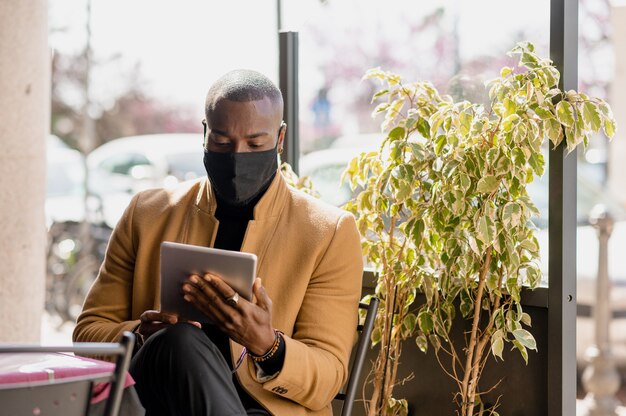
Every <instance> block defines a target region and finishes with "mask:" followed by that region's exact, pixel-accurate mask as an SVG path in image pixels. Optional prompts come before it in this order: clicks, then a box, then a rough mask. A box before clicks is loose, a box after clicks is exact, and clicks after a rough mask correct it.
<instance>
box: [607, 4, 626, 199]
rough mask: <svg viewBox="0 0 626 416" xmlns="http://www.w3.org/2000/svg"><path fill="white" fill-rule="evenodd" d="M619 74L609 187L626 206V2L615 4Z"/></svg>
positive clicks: (613, 95)
mask: <svg viewBox="0 0 626 416" xmlns="http://www.w3.org/2000/svg"><path fill="white" fill-rule="evenodd" d="M611 28H612V31H613V33H612V34H611V38H612V39H613V50H614V51H615V75H614V78H613V83H612V84H611V95H610V97H609V104H610V105H611V108H612V109H613V114H614V116H615V119H616V120H617V132H616V133H615V137H613V140H612V141H611V143H609V158H608V160H609V188H610V190H611V191H612V192H613V193H614V194H615V196H616V197H617V198H619V200H620V201H621V202H622V203H623V204H625V205H626V163H624V159H625V158H626V95H625V94H624V91H626V42H624V39H626V1H623V0H622V1H613V2H612V7H611Z"/></svg>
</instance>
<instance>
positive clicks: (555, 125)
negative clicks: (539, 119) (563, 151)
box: [543, 119, 563, 147]
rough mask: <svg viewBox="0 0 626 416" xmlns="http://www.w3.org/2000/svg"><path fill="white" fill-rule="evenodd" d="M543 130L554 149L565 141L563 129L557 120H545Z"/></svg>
mask: <svg viewBox="0 0 626 416" xmlns="http://www.w3.org/2000/svg"><path fill="white" fill-rule="evenodd" d="M543 128H544V129H545V131H546V134H547V135H548V138H549V139H550V141H551V142H552V144H553V145H554V147H556V146H558V145H559V143H561V141H562V140H563V127H562V126H561V123H559V122H558V121H557V120H555V119H548V120H544V123H543Z"/></svg>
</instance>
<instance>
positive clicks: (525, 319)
mask: <svg viewBox="0 0 626 416" xmlns="http://www.w3.org/2000/svg"><path fill="white" fill-rule="evenodd" d="M520 321H521V322H522V323H523V324H524V325H526V326H532V325H531V319H530V315H529V314H527V313H526V312H524V313H523V314H522V317H521V318H520Z"/></svg>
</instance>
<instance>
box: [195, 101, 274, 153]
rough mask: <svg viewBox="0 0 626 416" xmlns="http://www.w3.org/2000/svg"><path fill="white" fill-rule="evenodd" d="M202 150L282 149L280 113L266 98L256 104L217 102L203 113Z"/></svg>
mask: <svg viewBox="0 0 626 416" xmlns="http://www.w3.org/2000/svg"><path fill="white" fill-rule="evenodd" d="M206 123H207V131H206V137H205V143H206V148H207V149H208V150H210V151H212V152H219V153H229V152H232V153H242V152H262V151H266V150H271V149H273V148H274V147H275V146H276V144H277V143H276V142H277V141H278V149H282V146H283V140H284V137H285V129H284V128H281V126H282V124H281V110H280V109H278V108H276V105H274V104H273V103H272V102H271V101H270V100H269V99H268V98H267V97H266V98H264V99H262V100H258V101H248V102H237V101H230V100H221V101H219V102H218V103H217V105H216V107H215V109H214V110H213V111H211V112H210V113H209V114H207V120H206Z"/></svg>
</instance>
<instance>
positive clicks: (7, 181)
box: [0, 0, 50, 342]
mask: <svg viewBox="0 0 626 416" xmlns="http://www.w3.org/2000/svg"><path fill="white" fill-rule="evenodd" d="M47 7H48V5H47V1H46V0H2V1H0V342H7V341H11V342H37V341H39V338H40V332H41V315H42V312H43V306H44V295H45V247H46V229H45V220H44V201H45V187H46V185H45V179H46V178H45V176H46V157H45V149H46V140H45V139H46V135H47V133H48V131H49V124H50V121H49V119H50V52H49V48H48V8H47Z"/></svg>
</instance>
